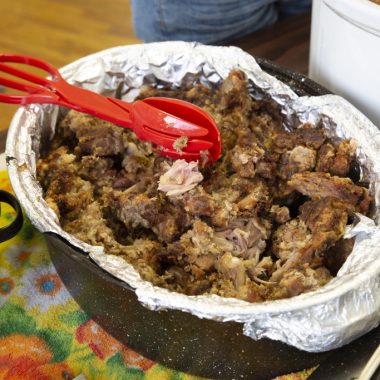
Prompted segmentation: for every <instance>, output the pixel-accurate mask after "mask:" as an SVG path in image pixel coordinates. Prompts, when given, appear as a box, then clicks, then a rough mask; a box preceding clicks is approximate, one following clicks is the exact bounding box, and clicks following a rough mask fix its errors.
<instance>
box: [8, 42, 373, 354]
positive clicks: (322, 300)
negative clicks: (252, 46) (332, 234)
mask: <svg viewBox="0 0 380 380" xmlns="http://www.w3.org/2000/svg"><path fill="white" fill-rule="evenodd" d="M235 68H238V69H241V70H243V71H244V72H245V73H246V74H247V76H248V79H249V82H250V91H251V94H252V96H253V97H255V98H262V97H268V98H270V99H272V100H273V101H274V102H275V103H277V104H278V105H279V106H280V107H281V109H282V113H283V114H284V116H285V120H286V123H287V124H288V126H289V127H290V126H292V125H297V124H298V123H299V122H306V121H310V122H313V123H316V124H318V123H321V124H323V125H324V126H325V127H326V129H327V130H328V131H329V133H330V134H331V136H337V137H341V138H348V137H349V138H353V139H355V140H356V141H357V142H358V150H357V155H358V159H359V161H360V164H361V167H362V171H361V179H362V180H364V181H369V182H370V190H371V194H372V195H373V196H374V199H375V209H374V219H375V221H376V223H378V222H379V218H380V201H379V200H380V186H379V173H380V160H379V157H380V153H379V152H380V132H379V130H378V129H377V128H376V127H375V126H374V125H373V124H372V123H371V122H370V121H369V120H368V119H367V118H366V117H365V116H364V115H362V114H361V113H360V112H359V111H358V110H356V109H355V108H354V107H353V106H352V105H351V104H349V103H348V102H347V101H345V100H344V99H342V98H340V97H338V96H334V95H326V96H320V97H298V96H297V95H296V94H295V93H294V92H293V91H292V90H291V89H290V88H289V87H288V86H286V85H285V84H283V83H281V82H280V81H278V80H277V79H275V78H274V77H272V76H270V75H268V74H266V73H265V72H263V71H262V70H261V69H260V67H259V66H258V65H257V63H256V61H255V60H254V59H253V58H252V57H251V56H250V55H248V54H247V53H245V52H243V51H242V50H241V49H239V48H236V47H213V46H204V45H200V44H196V43H185V42H165V43H153V44H145V45H130V46H120V47H115V48H112V49H109V50H105V51H102V52H99V53H96V54H93V55H91V56H88V57H84V58H82V59H80V60H78V61H75V62H73V63H72V64H70V65H67V66H65V67H64V68H62V69H61V73H62V75H63V76H64V77H65V78H66V79H67V80H69V81H70V82H71V83H73V84H76V85H79V86H83V87H85V88H88V89H90V90H93V91H96V92H101V93H103V94H106V95H108V96H119V97H122V98H123V99H131V98H133V96H134V94H135V93H136V91H137V89H138V88H139V87H141V86H142V85H144V84H149V83H156V84H158V85H162V84H165V83H169V84H172V85H174V86H181V84H183V83H184V82H186V81H193V80H194V78H198V79H199V80H200V81H201V82H202V83H205V84H208V85H213V84H216V83H218V82H220V80H221V79H222V78H225V77H226V76H227V75H228V73H229V71H230V70H231V69H235ZM62 111H63V112H64V110H62V109H58V107H56V106H50V105H48V106H38V105H33V106H29V107H27V108H20V109H19V110H18V111H17V112H16V114H15V116H14V118H13V120H12V123H11V126H10V129H9V133H8V138H7V147H6V155H7V162H8V171H9V176H10V179H11V182H12V186H13V188H14V191H15V193H16V195H17V197H18V199H19V200H20V202H21V204H22V206H23V207H24V209H25V211H26V213H27V215H28V216H29V218H30V219H31V221H32V223H33V224H34V225H35V226H36V227H37V228H38V229H39V230H40V231H42V232H47V231H51V232H55V233H57V234H59V235H61V236H62V237H64V238H65V239H66V240H67V241H69V242H70V243H71V244H73V245H74V246H76V247H78V248H80V249H82V250H84V251H85V252H88V253H89V255H90V256H91V258H92V259H93V260H94V261H95V262H96V263H97V264H98V265H99V266H101V267H102V268H103V269H105V270H106V271H108V272H109V273H111V274H113V275H114V276H116V277H118V278H119V279H121V280H123V281H125V282H126V283H128V284H129V285H130V286H132V287H133V288H135V291H136V294H137V296H138V299H139V300H140V302H141V303H142V304H144V305H145V306H146V307H148V308H149V309H152V310H160V309H178V310H182V311H184V312H189V313H192V314H194V315H197V316H198V317H200V318H207V319H212V320H216V321H235V322H239V323H242V328H243V331H244V334H245V335H247V336H249V337H251V338H253V339H260V338H263V337H267V338H270V339H274V340H280V341H282V342H285V343H288V344H290V345H292V346H295V347H297V348H299V349H302V350H306V351H310V352H319V351H326V350H330V349H333V348H336V347H339V346H342V345H344V344H346V343H348V342H350V341H352V340H353V339H355V338H356V337H358V336H360V335H362V334H364V333H366V332H367V331H369V330H371V329H372V328H374V327H376V326H377V325H378V324H379V321H380V291H379V290H380V289H379V285H380V258H379V256H380V228H379V226H378V225H377V224H375V223H374V221H373V220H372V219H368V218H366V217H363V216H360V215H359V218H358V219H359V222H358V223H357V224H356V225H355V226H350V228H348V229H347V233H346V237H347V238H348V237H352V236H355V237H356V240H355V246H354V249H353V252H352V253H351V255H350V256H349V258H348V259H347V261H346V263H345V264H344V265H343V267H342V268H341V270H340V271H339V273H338V275H337V277H335V278H334V279H333V280H332V281H331V282H330V283H328V284H327V285H326V286H324V287H323V288H321V289H319V290H317V291H314V292H310V293H306V294H302V295H300V296H297V297H293V298H290V299H284V300H276V301H270V302H269V301H267V302H263V303H258V304H251V303H248V302H245V301H241V300H238V299H230V298H223V297H219V296H215V295H204V296H186V295H183V294H179V293H174V292H171V291H168V290H166V289H162V288H159V287H155V286H153V285H152V284H151V283H148V282H147V281H143V280H142V279H141V278H140V276H139V274H138V273H137V272H136V271H135V270H134V269H133V267H132V266H131V265H130V264H128V263H127V262H126V261H125V260H123V259H122V258H120V257H117V256H112V255H107V254H105V253H104V251H103V248H102V247H94V246H90V245H88V244H85V243H84V242H82V241H80V240H78V239H76V238H75V237H73V236H72V235H69V234H68V233H66V232H64V231H63V230H62V229H61V227H60V226H59V223H58V220H57V217H56V215H55V214H54V212H53V211H52V210H51V209H49V208H48V207H47V205H46V203H45V201H44V200H43V198H42V190H41V187H40V186H39V185H38V184H37V181H36V178H35V170H36V169H35V165H36V158H37V157H38V149H39V147H40V145H42V144H44V141H46V139H48V138H49V136H51V135H52V134H53V133H54V127H55V124H56V122H57V118H58V117H59V114H60V112H62Z"/></svg>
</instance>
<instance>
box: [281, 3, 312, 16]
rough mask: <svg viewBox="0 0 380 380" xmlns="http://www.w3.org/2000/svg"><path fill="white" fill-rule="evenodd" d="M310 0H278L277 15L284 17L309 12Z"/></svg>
mask: <svg viewBox="0 0 380 380" xmlns="http://www.w3.org/2000/svg"><path fill="white" fill-rule="evenodd" d="M311 1H312V0H279V2H278V11H279V17H280V18H284V17H287V16H291V15H295V14H297V13H305V12H309V11H310V10H311Z"/></svg>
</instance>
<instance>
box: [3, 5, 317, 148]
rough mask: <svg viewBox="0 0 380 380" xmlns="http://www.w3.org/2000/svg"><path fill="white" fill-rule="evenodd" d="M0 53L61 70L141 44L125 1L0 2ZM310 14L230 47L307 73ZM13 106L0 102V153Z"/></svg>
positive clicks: (276, 25) (274, 26) (279, 24)
mask: <svg viewBox="0 0 380 380" xmlns="http://www.w3.org/2000/svg"><path fill="white" fill-rule="evenodd" d="M0 14H1V22H0V52H10V53H20V54H27V55H32V56H35V57H39V58H41V59H44V60H46V61H48V62H50V63H51V64H53V65H54V66H56V67H61V66H63V65H65V64H67V63H69V62H72V61H73V60H75V59H78V58H80V57H83V56H85V55H87V54H90V53H94V52H96V51H99V50H102V49H106V48H109V47H113V46H119V45H128V44H134V43H140V42H141V41H140V40H139V39H138V38H137V37H136V36H135V35H134V33H133V28H132V22H131V10H130V4H129V0H106V1H105V0H91V1H89V0H64V1H63V0H0ZM309 36H310V14H306V15H301V16H295V17H293V18H290V19H288V20H285V21H282V22H278V23H276V24H274V25H273V26H270V27H268V28H266V29H263V30H261V31H259V32H256V33H253V34H251V35H249V36H246V37H244V38H241V39H239V40H235V41H231V43H230V44H231V45H236V46H240V47H242V48H243V49H244V50H246V51H248V52H249V53H251V54H252V55H256V56H260V57H263V58H267V59H270V60H272V61H274V62H276V63H278V64H280V65H283V66H285V67H287V68H289V69H292V70H296V71H300V72H302V73H306V72H307V62H308V54H309ZM15 109H16V106H12V105H6V104H1V103H0V151H3V147H4V141H5V134H6V130H7V128H8V126H9V122H10V120H11V118H12V115H13V113H14V112H15Z"/></svg>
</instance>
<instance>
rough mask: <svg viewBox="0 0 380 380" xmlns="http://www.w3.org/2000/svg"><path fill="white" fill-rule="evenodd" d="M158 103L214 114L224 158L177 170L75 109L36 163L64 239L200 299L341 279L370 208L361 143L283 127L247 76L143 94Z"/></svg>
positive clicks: (263, 296) (254, 297) (296, 289)
mask: <svg viewBox="0 0 380 380" xmlns="http://www.w3.org/2000/svg"><path fill="white" fill-rule="evenodd" d="M146 96H167V97H175V98H179V99H183V100H187V101H190V102H192V103H194V104H197V105H198V106H200V107H202V108H203V109H204V110H206V111H207V112H209V113H210V115H211V116H212V117H213V118H214V120H215V121H216V122H217V124H218V126H219V129H220V132H221V138H222V148H223V152H222V157H221V159H220V160H219V161H218V162H217V163H215V164H212V165H208V166H205V167H204V166H203V165H202V162H200V163H195V162H191V163H188V162H186V161H184V160H172V159H169V158H166V157H163V156H160V155H158V154H157V152H155V151H154V150H153V149H152V146H151V145H150V144H149V143H147V142H142V141H140V140H139V139H138V138H137V137H136V136H135V135H134V133H133V132H132V131H130V130H127V129H123V128H120V127H117V126H114V125H112V124H110V123H107V122H104V121H101V120H98V119H96V118H94V117H91V116H88V115H83V114H80V113H78V112H75V111H70V112H68V114H67V115H66V116H64V117H63V118H62V120H61V121H60V123H59V125H58V128H57V132H56V135H55V136H54V138H53V140H52V141H51V145H50V147H49V149H48V151H45V152H42V158H41V159H40V160H39V161H38V165H37V175H38V179H39V181H40V183H41V186H42V188H43V191H44V197H45V200H46V202H47V204H48V205H49V206H50V207H51V208H52V209H53V210H54V211H55V212H56V214H57V216H58V218H59V220H60V223H61V225H62V227H63V228H64V229H65V230H66V231H68V232H69V233H71V234H73V235H75V236H77V237H78V238H79V239H82V240H83V241H85V242H87V243H89V244H92V245H102V246H104V248H105V251H106V252H107V253H109V254H114V255H119V256H121V257H123V258H124V259H125V260H127V261H128V262H129V263H131V264H132V265H133V266H134V267H135V268H136V270H137V271H138V272H139V273H140V275H141V276H142V278H144V279H146V280H148V281H151V282H152V283H153V284H155V285H157V286H162V287H165V288H167V289H170V290H173V291H176V292H181V293H185V294H189V295H197V294H217V295H220V296H224V297H236V298H240V299H243V300H246V301H249V302H262V301H265V300H272V299H278V298H285V297H292V296H296V295H298V294H301V293H303V292H308V291H312V290H315V289H317V288H319V287H321V286H323V285H324V284H326V283H327V282H328V281H330V279H331V278H332V276H333V275H336V273H337V271H338V270H339V268H340V267H341V266H342V265H343V263H344V261H345V259H346V258H347V256H348V255H349V253H350V251H351V248H352V240H350V241H346V240H345V239H344V231H345V228H346V225H347V223H348V221H349V219H350V215H351V214H352V213H354V212H361V213H363V214H366V215H368V213H369V209H370V204H371V197H370V196H369V193H368V190H367V189H366V188H365V187H363V186H360V185H359V184H358V183H355V181H354V180H351V179H349V178H348V175H349V173H350V170H351V168H352V167H353V166H355V165H357V163H356V158H355V143H354V142H353V141H351V140H341V141H338V140H337V139H335V140H334V141H332V139H330V138H329V137H328V136H327V134H326V132H325V131H324V129H323V128H321V127H320V126H315V125H312V124H310V123H306V124H301V125H294V126H292V127H293V128H292V129H291V130H285V128H284V127H283V120H282V116H281V110H280V109H279V108H278V107H277V106H276V105H275V104H273V103H271V102H270V101H268V100H260V101H258V100H254V99H253V98H252V97H251V95H250V93H249V90H248V86H247V81H246V78H245V74H244V73H243V72H241V71H238V70H233V71H232V72H231V73H230V75H229V76H228V77H227V78H226V79H225V80H224V81H223V82H222V83H221V85H220V86H219V87H218V88H209V87H206V86H204V85H202V84H196V85H190V84H188V85H187V87H184V88H183V89H181V90H178V89H171V88H160V89H157V88H150V87H144V88H142V89H141V96H140V97H141V98H144V97H146ZM186 143H187V139H186V138H181V139H178V141H177V142H176V144H175V148H176V149H177V150H178V151H179V152H180V151H181V149H182V148H183V147H184V146H185V145H186Z"/></svg>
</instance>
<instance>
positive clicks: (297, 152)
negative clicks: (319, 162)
mask: <svg viewBox="0 0 380 380" xmlns="http://www.w3.org/2000/svg"><path fill="white" fill-rule="evenodd" d="M316 157H317V153H316V151H315V150H314V149H311V148H306V147H304V146H302V145H297V146H296V147H295V148H293V149H292V150H290V151H287V152H285V153H283V154H282V156H281V162H280V166H279V176H280V177H281V178H283V179H289V178H290V177H291V176H292V175H293V174H295V173H303V172H306V171H311V170H313V169H314V166H315V161H316Z"/></svg>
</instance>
